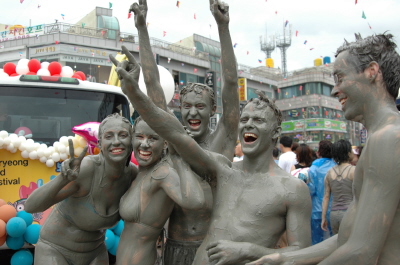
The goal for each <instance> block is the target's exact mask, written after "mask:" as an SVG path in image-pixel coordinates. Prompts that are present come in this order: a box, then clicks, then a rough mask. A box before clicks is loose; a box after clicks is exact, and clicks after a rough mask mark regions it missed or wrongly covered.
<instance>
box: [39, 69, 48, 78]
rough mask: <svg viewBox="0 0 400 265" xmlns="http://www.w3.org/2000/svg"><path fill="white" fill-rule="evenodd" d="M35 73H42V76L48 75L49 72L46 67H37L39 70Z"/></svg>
mask: <svg viewBox="0 0 400 265" xmlns="http://www.w3.org/2000/svg"><path fill="white" fill-rule="evenodd" d="M37 75H42V76H50V72H49V70H48V69H43V68H42V69H39V71H37Z"/></svg>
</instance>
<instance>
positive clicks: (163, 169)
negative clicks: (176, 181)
mask: <svg viewBox="0 0 400 265" xmlns="http://www.w3.org/2000/svg"><path fill="white" fill-rule="evenodd" d="M159 163H161V165H159V166H158V167H157V168H156V169H154V171H153V172H151V178H152V179H155V180H163V179H165V178H167V177H168V176H177V175H178V174H177V173H176V171H175V170H174V169H173V168H172V167H171V166H170V165H169V164H168V163H166V162H159Z"/></svg>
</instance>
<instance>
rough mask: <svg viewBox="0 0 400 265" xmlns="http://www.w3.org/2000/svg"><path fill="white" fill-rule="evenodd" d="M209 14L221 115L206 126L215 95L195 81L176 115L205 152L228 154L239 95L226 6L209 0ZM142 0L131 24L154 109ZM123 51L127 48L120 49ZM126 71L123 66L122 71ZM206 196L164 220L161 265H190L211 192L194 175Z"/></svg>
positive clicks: (155, 87) (160, 95) (158, 98)
mask: <svg viewBox="0 0 400 265" xmlns="http://www.w3.org/2000/svg"><path fill="white" fill-rule="evenodd" d="M210 8H211V13H212V14H213V16H214V18H215V20H216V22H217V24H218V32H219V37H220V42H221V64H222V79H223V88H222V100H223V106H222V107H223V115H222V117H221V119H220V121H219V123H218V125H217V128H216V130H215V131H212V130H210V129H209V126H208V125H209V120H210V117H211V116H213V115H214V113H215V110H216V99H215V95H214V91H213V90H212V88H210V87H208V86H206V85H204V84H199V83H193V84H188V85H187V86H186V87H184V88H183V89H182V90H181V93H180V94H181V97H180V101H181V113H182V119H183V124H184V125H185V126H186V127H187V128H188V129H189V130H190V131H191V133H192V135H193V137H194V139H195V140H196V142H197V143H198V144H199V145H200V146H201V147H202V148H204V149H205V150H210V151H213V152H216V153H218V154H222V155H224V156H226V157H227V158H228V159H230V160H231V159H232V158H233V154H234V149H235V144H236V140H237V131H238V128H237V124H238V122H239V96H238V92H237V69H236V59H235V55H234V52H233V46H232V40H231V37H230V33H229V7H228V5H226V4H224V3H222V2H218V1H216V0H210ZM147 10H148V7H147V2H146V0H140V1H139V4H137V3H134V4H133V5H132V6H131V9H130V11H133V12H134V13H135V26H136V28H137V29H138V35H139V49H140V59H141V60H140V61H141V66H142V69H143V76H144V81H145V84H146V88H147V94H148V96H149V97H150V98H151V99H152V101H153V102H154V103H155V104H156V105H157V106H158V107H160V108H162V109H164V110H165V109H166V106H167V103H168V102H166V100H165V97H164V92H163V90H162V87H161V85H160V83H159V73H158V69H157V66H156V63H155V60H154V56H153V52H152V51H151V46H150V40H149V34H148V31H147V27H146V15H147ZM124 52H125V53H126V52H127V50H126V49H124ZM128 70H129V69H128ZM199 180H202V181H201V185H202V188H203V191H204V196H205V198H206V207H205V208H204V209H203V210H197V211H193V210H187V209H182V208H181V207H180V206H179V205H175V207H174V210H173V212H172V214H171V216H170V219H169V226H168V238H167V243H166V249H165V255H164V264H165V265H190V264H192V262H193V258H194V255H195V254H196V251H197V248H198V247H199V246H200V244H201V242H202V240H203V239H204V237H205V235H206V233H207V229H208V227H209V223H210V216H211V210H212V199H213V195H212V190H211V188H210V184H209V183H207V181H204V180H203V179H200V178H199Z"/></svg>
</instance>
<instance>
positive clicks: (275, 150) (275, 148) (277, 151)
mask: <svg viewBox="0 0 400 265" xmlns="http://www.w3.org/2000/svg"><path fill="white" fill-rule="evenodd" d="M272 156H273V157H276V158H278V157H279V149H278V147H276V146H275V147H274V150H272Z"/></svg>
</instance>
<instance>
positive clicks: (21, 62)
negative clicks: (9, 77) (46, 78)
mask: <svg viewBox="0 0 400 265" xmlns="http://www.w3.org/2000/svg"><path fill="white" fill-rule="evenodd" d="M28 63H29V59H25V58H24V59H20V60H19V61H18V64H17V67H18V65H26V66H28ZM28 72H29V71H28ZM17 73H18V72H17Z"/></svg>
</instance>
